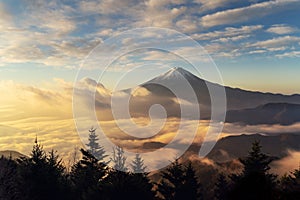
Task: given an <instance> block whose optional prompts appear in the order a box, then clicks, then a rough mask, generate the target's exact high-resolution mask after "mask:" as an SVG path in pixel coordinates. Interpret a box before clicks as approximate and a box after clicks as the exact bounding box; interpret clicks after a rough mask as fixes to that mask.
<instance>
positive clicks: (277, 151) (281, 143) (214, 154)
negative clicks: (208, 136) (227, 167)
mask: <svg viewBox="0 0 300 200" xmlns="http://www.w3.org/2000/svg"><path fill="white" fill-rule="evenodd" d="M255 140H257V141H260V144H261V146H262V151H263V152H264V153H266V154H269V155H270V156H274V157H276V158H282V157H284V156H286V155H287V150H295V151H300V143H299V141H300V135H297V134H292V133H289V134H288V133H286V134H279V135H274V136H264V135H261V134H254V135H239V136H228V137H225V138H222V139H220V140H219V141H218V142H217V143H216V145H215V146H214V148H213V149H212V150H211V152H210V153H209V154H208V155H207V157H208V158H210V159H212V160H214V161H217V162H226V161H230V160H233V159H236V158H241V157H244V156H246V155H247V154H248V151H249V149H250V148H251V145H252V143H253V142H254V141H255Z"/></svg>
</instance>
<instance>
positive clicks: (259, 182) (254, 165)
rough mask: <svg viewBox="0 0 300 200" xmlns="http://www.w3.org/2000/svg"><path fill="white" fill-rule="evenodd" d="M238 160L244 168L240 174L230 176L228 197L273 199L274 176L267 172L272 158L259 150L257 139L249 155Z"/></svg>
mask: <svg viewBox="0 0 300 200" xmlns="http://www.w3.org/2000/svg"><path fill="white" fill-rule="evenodd" d="M240 161H241V163H242V164H243V165H244V169H243V172H242V174H240V175H232V176H231V179H232V181H233V189H232V191H231V192H230V199H258V200H259V199H274V198H275V184H276V182H275V180H276V176H275V175H273V174H270V173H269V172H268V171H269V169H270V167H269V164H270V162H271V161H272V159H271V158H270V157H269V156H267V155H266V154H264V153H262V152H261V146H260V144H259V142H258V141H255V142H254V143H253V144H252V148H251V150H250V152H249V155H248V156H247V157H246V158H245V159H240Z"/></svg>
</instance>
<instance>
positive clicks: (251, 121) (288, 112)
mask: <svg viewBox="0 0 300 200" xmlns="http://www.w3.org/2000/svg"><path fill="white" fill-rule="evenodd" d="M299 121H300V104H289V103H268V104H265V105H262V106H258V107H256V108H249V109H242V110H231V111H228V112H227V115H226V122H230V123H232V122H242V123H245V124H248V125H255V124H281V125H290V124H293V123H295V122H299Z"/></svg>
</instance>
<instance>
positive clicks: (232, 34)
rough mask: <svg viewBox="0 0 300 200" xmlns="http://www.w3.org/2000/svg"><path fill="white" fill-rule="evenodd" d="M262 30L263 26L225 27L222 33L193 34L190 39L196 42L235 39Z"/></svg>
mask: <svg viewBox="0 0 300 200" xmlns="http://www.w3.org/2000/svg"><path fill="white" fill-rule="evenodd" d="M262 28H263V25H252V26H241V27H239V28H236V27H226V28H225V29H224V30H223V31H213V32H208V33H198V34H193V35H192V37H193V38H194V39H196V40H212V39H220V38H229V39H230V38H236V37H244V36H247V35H249V34H253V33H255V32H256V31H259V30H261V29H262Z"/></svg>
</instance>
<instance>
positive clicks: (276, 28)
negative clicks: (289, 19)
mask: <svg viewBox="0 0 300 200" xmlns="http://www.w3.org/2000/svg"><path fill="white" fill-rule="evenodd" d="M295 31H296V29H295V28H293V27H291V26H287V25H284V24H277V25H273V26H272V27H270V28H268V29H267V32H269V33H275V34H278V35H284V34H289V33H294V32H295Z"/></svg>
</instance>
